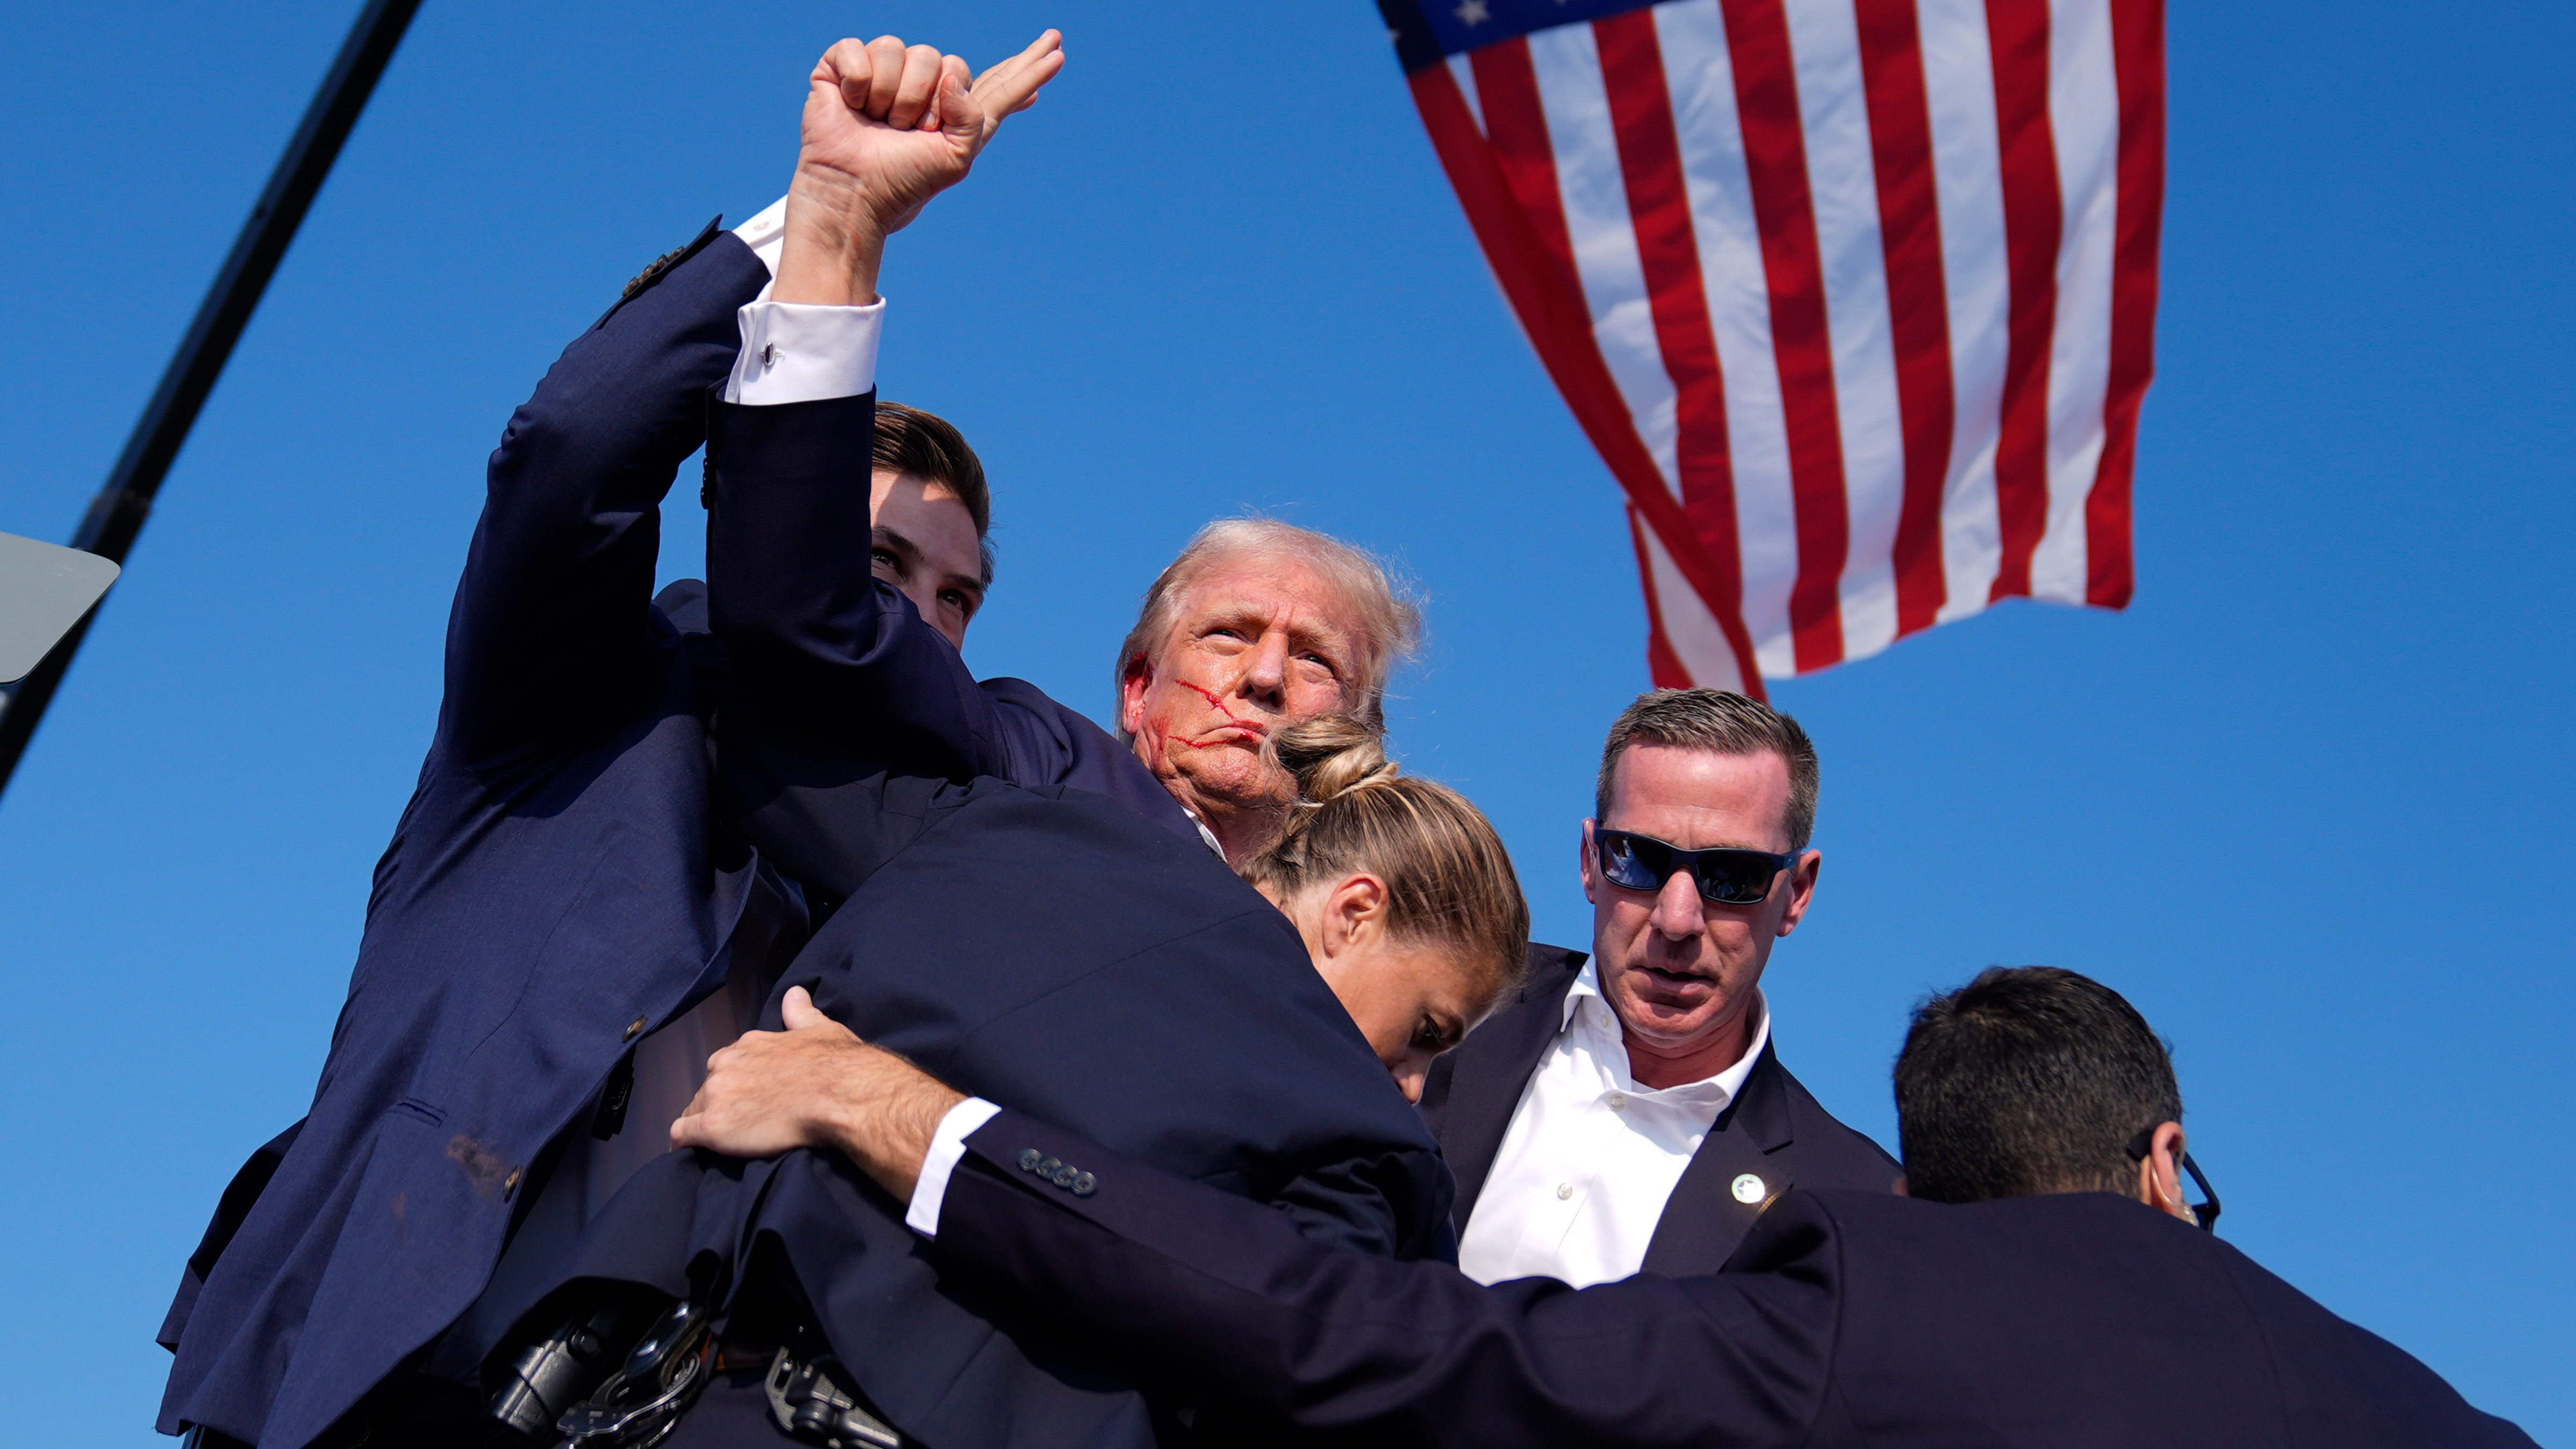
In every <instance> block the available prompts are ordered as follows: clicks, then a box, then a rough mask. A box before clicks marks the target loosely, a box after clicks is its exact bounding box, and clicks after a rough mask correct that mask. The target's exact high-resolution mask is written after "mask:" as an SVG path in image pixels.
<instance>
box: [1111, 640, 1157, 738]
mask: <svg viewBox="0 0 2576 1449" xmlns="http://www.w3.org/2000/svg"><path fill="white" fill-rule="evenodd" d="M1153 688H1154V663H1153V661H1152V660H1150V659H1147V658H1146V657H1145V656H1144V655H1142V654H1139V655H1137V656H1136V657H1135V658H1133V659H1130V660H1128V661H1127V667H1126V668H1124V669H1121V670H1119V671H1118V729H1119V732H1120V733H1122V734H1129V735H1133V734H1137V733H1140V732H1142V731H1143V730H1144V728H1145V696H1146V695H1147V694H1149V693H1151V692H1152V691H1153Z"/></svg>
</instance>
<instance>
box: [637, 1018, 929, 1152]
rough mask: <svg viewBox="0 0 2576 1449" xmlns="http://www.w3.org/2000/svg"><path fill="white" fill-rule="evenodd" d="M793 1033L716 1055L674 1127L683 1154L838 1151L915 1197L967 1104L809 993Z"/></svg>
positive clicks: (749, 1038) (745, 1039)
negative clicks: (944, 1135)
mask: <svg viewBox="0 0 2576 1449" xmlns="http://www.w3.org/2000/svg"><path fill="white" fill-rule="evenodd" d="M782 1007H783V1011H782V1014H783V1016H784V1018H785V1024H786V1027H787V1029H786V1030H785V1031H753V1032H745V1033H743V1036H742V1039H741V1040H740V1041H737V1042H735V1043H734V1044H733V1045H731V1046H729V1047H726V1048H725V1049H724V1050H722V1051H720V1052H717V1053H716V1054H715V1055H714V1056H711V1057H709V1058H707V1080H706V1085H704V1086H702V1087H700V1088H699V1089H698V1095H697V1097H696V1098H695V1099H694V1100H693V1101H691V1102H690V1103H689V1107H688V1110H687V1111H686V1112H684V1113H682V1114H681V1116H680V1119H679V1120H678V1121H676V1122H673V1123H672V1124H671V1145H672V1146H673V1147H674V1148H683V1147H703V1148H706V1149H707V1150H708V1151H710V1152H720V1153H723V1154H724V1155H725V1156H727V1157H776V1156H777V1155H779V1154H780V1153H783V1152H789V1151H793V1150H794V1149H796V1148H799V1147H818V1148H833V1149H836V1150H838V1151H840V1152H841V1153H843V1154H844V1155H846V1156H847V1157H848V1158H849V1159H850V1160H851V1161H852V1162H853V1163H855V1164H856V1165H857V1166H858V1167H859V1168H860V1169H861V1170H863V1171H865V1172H866V1173H867V1174H868V1176H870V1177H872V1178H874V1179H876V1181H877V1184H878V1185H879V1186H881V1187H883V1188H884V1189H885V1190H886V1191H888V1192H890V1193H892V1194H894V1196H895V1197H896V1198H898V1199H907V1198H909V1197H911V1195H912V1187H913V1181H914V1179H915V1178H917V1177H918V1176H919V1175H920V1173H921V1160H922V1157H923V1156H924V1155H925V1154H926V1153H928V1152H929V1151H930V1142H931V1138H932V1136H933V1135H934V1134H936V1133H937V1131H938V1130H939V1119H940V1118H942V1117H944V1116H946V1115H947V1114H948V1109H949V1108H951V1107H954V1106H956V1105H957V1104H958V1103H959V1102H961V1101H964V1100H965V1094H964V1093H962V1092H958V1091H954V1090H952V1089H950V1088H949V1087H947V1086H944V1085H942V1084H941V1083H940V1082H939V1080H938V1079H937V1078H935V1077H932V1076H931V1075H930V1074H929V1073H927V1072H925V1071H923V1070H921V1069H920V1068H919V1067H916V1066H914V1065H913V1064H912V1063H910V1062H908V1061H905V1060H904V1059H903V1058H901V1057H899V1056H896V1055H895V1054H894V1053H892V1052H889V1051H886V1050H884V1049H883V1048H880V1047H873V1046H870V1045H868V1044H867V1043H866V1042H864V1041H861V1040H859V1038H858V1036H857V1035H856V1034H855V1033H853V1032H852V1031H851V1030H850V1029H849V1028H848V1027H845V1026H843V1025H841V1024H840V1023H839V1022H837V1021H834V1020H832V1019H831V1018H830V1017H828V1016H825V1015H824V1014H823V1013H822V1011H821V1010H820V1009H819V1008H817V1007H816V1006H815V1005H814V999H813V997H811V996H809V995H808V994H807V993H806V991H805V988H804V987H802V986H796V987H790V988H789V989H788V992H787V998H786V1000H785V1002H784V1003H782Z"/></svg>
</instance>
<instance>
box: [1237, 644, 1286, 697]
mask: <svg viewBox="0 0 2576 1449" xmlns="http://www.w3.org/2000/svg"><path fill="white" fill-rule="evenodd" d="M1243 692H1244V693H1245V694H1246V695H1248V696H1250V697H1251V699H1252V700H1253V701H1254V702H1255V703H1257V704H1260V705H1261V706H1263V707H1264V708H1266V709H1269V710H1270V711H1271V712H1273V713H1277V712H1278V711H1279V708H1280V706H1281V705H1282V704H1284V703H1285V702H1286V700H1287V695H1288V635H1287V632H1286V631H1285V630H1280V629H1273V630H1270V631H1269V632H1268V633H1265V634H1263V635H1262V636H1261V647H1260V648H1259V649H1256V650H1254V651H1253V654H1252V667H1251V668H1249V669H1247V670H1245V671H1244V674H1243Z"/></svg>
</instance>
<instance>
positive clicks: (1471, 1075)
mask: <svg viewBox="0 0 2576 1449" xmlns="http://www.w3.org/2000/svg"><path fill="white" fill-rule="evenodd" d="M1584 960H1585V957H1584V954H1583V953H1582V952H1580V951H1569V950H1567V949H1566V948H1564V947H1562V946H1543V945H1539V944H1537V943H1535V942H1533V943H1532V944H1531V946H1530V952H1529V976H1528V980H1527V983H1526V984H1525V985H1523V986H1522V988H1521V991H1520V994H1519V995H1518V996H1516V997H1514V998H1513V999H1512V1001H1511V1002H1510V1003H1509V1004H1508V1005H1506V1006H1504V1007H1503V1008H1502V1009H1501V1010H1500V1011H1497V1012H1495V1013H1494V1014H1493V1015H1492V1016H1491V1017H1489V1018H1487V1019H1486V1020H1485V1022H1484V1023H1483V1024H1482V1025H1480V1026H1478V1027H1477V1028H1476V1029H1475V1031H1473V1032H1471V1033H1469V1035H1468V1037H1467V1039H1466V1041H1464V1042H1462V1043H1460V1044H1459V1046H1458V1049H1457V1050H1455V1051H1453V1052H1450V1053H1449V1054H1448V1055H1446V1056H1443V1057H1441V1058H1440V1059H1439V1060H1438V1061H1435V1062H1433V1063H1432V1064H1431V1074H1430V1078H1429V1080H1427V1081H1426V1082H1424V1083H1423V1088H1422V1116H1423V1120H1425V1121H1426V1122H1428V1123H1430V1124H1431V1133H1432V1135H1433V1136H1435V1137H1437V1138H1439V1139H1440V1151H1441V1153H1442V1155H1444V1156H1446V1157H1447V1158H1448V1159H1449V1170H1450V1171H1451V1172H1454V1173H1456V1174H1457V1178H1458V1204H1457V1207H1456V1208H1455V1209H1454V1212H1455V1214H1456V1216H1457V1222H1458V1231H1460V1232H1461V1233H1463V1232H1465V1231H1466V1230H1467V1217H1468V1214H1470V1213H1471V1212H1473V1211H1474V1210H1475V1207H1476V1199H1477V1198H1478V1197H1479V1196H1481V1195H1482V1194H1483V1192H1484V1189H1485V1177H1486V1175H1487V1174H1488V1173H1490V1172H1492V1171H1493V1167H1494V1157H1495V1155H1496V1154H1498V1153H1499V1152H1501V1151H1502V1147H1503V1134H1504V1133H1505V1132H1507V1131H1509V1130H1510V1128H1511V1125H1512V1114H1513V1113H1514V1112H1515V1111H1517V1110H1518V1109H1519V1107H1520V1102H1521V1094H1522V1092H1523V1091H1524V1090H1525V1089H1526V1088H1527V1087H1528V1086H1529V1079H1530V1074H1531V1073H1532V1072H1535V1071H1536V1070H1538V1065H1539V1059H1540V1058H1541V1057H1543V1056H1545V1055H1546V1054H1547V1051H1548V1048H1549V1047H1550V1046H1551V1045H1553V1044H1554V1043H1555V1041H1556V1038H1557V1035H1558V1033H1559V1032H1560V1031H1562V1030H1563V1028H1564V1023H1565V994H1566V992H1568V991H1570V990H1572V989H1573V987H1574V979H1575V977H1576V976H1577V975H1578V974H1579V973H1580V972H1581V971H1582V969H1583V962H1584ZM1748 1172H1749V1173H1752V1174H1753V1175H1754V1176H1756V1177H1758V1178H1760V1179H1761V1180H1762V1184H1763V1194H1762V1196H1760V1197H1757V1198H1755V1199H1754V1200H1753V1201H1752V1202H1749V1203H1748V1202H1744V1201H1742V1200H1740V1199H1738V1198H1737V1197H1736V1195H1735V1186H1734V1185H1735V1180H1736V1179H1737V1178H1738V1177H1740V1176H1742V1175H1743V1174H1745V1173H1748ZM1903 1173H1904V1169H1902V1168H1900V1167H1898V1166H1897V1164H1896V1159H1895V1158H1893V1157H1890V1156H1888V1155H1887V1152H1886V1150H1885V1149H1883V1148H1881V1147H1880V1146H1879V1145H1878V1144H1877V1143H1875V1142H1872V1141H1871V1140H1869V1139H1868V1138H1867V1137H1865V1136H1863V1135H1861V1134H1860V1133H1858V1132H1855V1131H1853V1130H1852V1129H1850V1128H1849V1127H1846V1126H1844V1125H1843V1124H1842V1123H1840V1122H1837V1121H1835V1120H1834V1118H1833V1115H1832V1114H1831V1113H1829V1112H1827V1111H1826V1110H1825V1109H1824V1108H1823V1107H1821V1106H1819V1105H1817V1102H1816V1099H1815V1098H1814V1097H1812V1096H1810V1095H1808V1092H1807V1089H1806V1087H1805V1086H1803V1085H1801V1084H1800V1083H1799V1081H1798V1079H1797V1078H1796V1077H1793V1076H1791V1075H1789V1069H1788V1068H1787V1067H1784V1066H1782V1065H1780V1057H1779V1052H1778V1042H1777V1041H1776V1040H1775V1041H1773V1042H1772V1043H1770V1044H1768V1045H1766V1046H1764V1047H1763V1049H1762V1056H1761V1058H1760V1059H1759V1060H1757V1061H1756V1062H1754V1064H1753V1070H1752V1071H1751V1072H1750V1073H1748V1074H1747V1075H1746V1076H1745V1079H1744V1089H1743V1090H1742V1091H1740V1092H1738V1093H1736V1094H1735V1100H1734V1101H1732V1102H1729V1103H1728V1104H1727V1105H1726V1110H1725V1111H1723V1112H1720V1113H1718V1115H1717V1121H1716V1122H1715V1124H1713V1125H1712V1126H1711V1127H1710V1128H1709V1132H1708V1136H1707V1137H1706V1138H1705V1139H1703V1140H1702V1141H1701V1143H1700V1146H1699V1150H1698V1151H1697V1152H1695V1153H1693V1154H1691V1160H1690V1165H1689V1166H1688V1167H1686V1168H1684V1169H1682V1176H1681V1181H1679V1182H1677V1183H1675V1184H1674V1185H1673V1193H1672V1196H1671V1197H1668V1198H1666V1199H1665V1200H1664V1211H1663V1216H1662V1217H1660V1218H1658V1219H1656V1221H1655V1235H1654V1237H1653V1238H1652V1239H1650V1240H1649V1241H1648V1242H1647V1244H1646V1260H1645V1263H1644V1264H1643V1267H1644V1270H1645V1271H1646V1272H1649V1273H1663V1274H1668V1275H1680V1274H1685V1273H1714V1272H1716V1271H1717V1268H1718V1265H1719V1264H1721V1263H1723V1262H1725V1261H1726V1259H1727V1255H1728V1254H1730V1253H1733V1252H1734V1251H1735V1245H1736V1244H1737V1243H1739V1242H1741V1241H1743V1239H1744V1234H1745V1231H1746V1230H1747V1229H1749V1228H1751V1227H1752V1226H1753V1220H1754V1218H1756V1217H1757V1216H1759V1215H1760V1214H1761V1212H1762V1209H1763V1207H1764V1206H1765V1205H1766V1204H1767V1203H1769V1202H1770V1201H1771V1200H1772V1199H1773V1198H1776V1197H1778V1196H1780V1195H1781V1194H1782V1193H1785V1192H1787V1191H1788V1190H1789V1189H1790V1188H1792V1187H1830V1188H1854V1189H1876V1190H1878V1191H1880V1192H1886V1191H1888V1190H1889V1189H1891V1188H1893V1187H1894V1186H1895V1185H1896V1180H1897V1178H1899V1177H1900V1176H1902V1175H1903Z"/></svg>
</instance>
